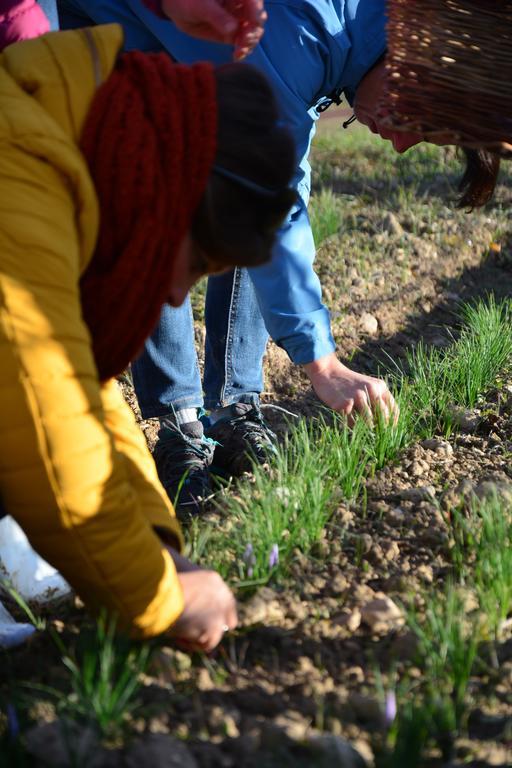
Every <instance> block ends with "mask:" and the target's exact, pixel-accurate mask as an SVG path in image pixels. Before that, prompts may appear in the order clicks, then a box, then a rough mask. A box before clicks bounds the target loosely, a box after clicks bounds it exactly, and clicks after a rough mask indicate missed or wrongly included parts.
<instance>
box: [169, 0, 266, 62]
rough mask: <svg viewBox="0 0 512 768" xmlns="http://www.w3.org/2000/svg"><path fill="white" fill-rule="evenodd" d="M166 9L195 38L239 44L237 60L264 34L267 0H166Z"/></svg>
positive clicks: (235, 56)
mask: <svg viewBox="0 0 512 768" xmlns="http://www.w3.org/2000/svg"><path fill="white" fill-rule="evenodd" d="M162 11H163V13H164V14H165V15H166V16H168V17H169V18H170V19H172V21H173V22H174V23H175V24H176V26H177V27H178V29H181V31H182V32H186V33H187V34H188V35H192V36H193V37H200V38H203V39H205V40H212V41H213V42H217V43H228V44H231V45H234V46H235V52H234V58H235V60H236V61H238V60H240V59H243V58H244V57H245V56H247V55H248V54H249V53H250V52H251V51H252V50H253V48H254V47H255V46H256V45H257V44H258V42H259V41H260V39H261V36H262V35H263V27H264V24H265V21H266V18H267V14H266V12H265V10H264V8H263V0H162Z"/></svg>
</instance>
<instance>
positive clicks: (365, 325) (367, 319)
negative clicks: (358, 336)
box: [359, 312, 379, 336]
mask: <svg viewBox="0 0 512 768" xmlns="http://www.w3.org/2000/svg"><path fill="white" fill-rule="evenodd" d="M359 324H360V326H361V330H362V331H363V332H364V333H367V334H368V335H369V336H376V334H377V332H378V330H379V321H378V320H377V318H376V317H375V315H371V314H370V313H369V312H363V314H362V315H361V317H360V320H359Z"/></svg>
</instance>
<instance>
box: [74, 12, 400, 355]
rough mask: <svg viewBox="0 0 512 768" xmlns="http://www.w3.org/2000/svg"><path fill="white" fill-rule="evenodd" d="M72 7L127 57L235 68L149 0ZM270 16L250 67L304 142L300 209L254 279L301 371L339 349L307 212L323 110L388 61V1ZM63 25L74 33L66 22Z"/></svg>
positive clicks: (273, 330) (224, 50)
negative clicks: (107, 28)
mask: <svg viewBox="0 0 512 768" xmlns="http://www.w3.org/2000/svg"><path fill="white" fill-rule="evenodd" d="M62 2H63V5H64V7H66V8H68V9H69V10H71V9H74V10H75V11H76V12H78V13H79V14H80V13H81V14H83V16H85V17H89V19H92V20H93V21H94V22H95V23H98V24H101V23H107V22H112V21H117V22H120V23H122V24H123V27H124V30H125V47H126V49H127V50H131V49H138V50H152V51H155V50H161V49H162V47H163V48H164V49H165V50H167V51H169V53H170V54H171V55H172V56H173V57H174V58H175V59H177V60H178V61H180V62H182V63H192V62H194V61H198V60H209V61H212V62H214V63H219V64H220V63H225V62H227V61H231V59H232V49H231V47H230V46H226V45H220V44H216V43H207V42H204V41H201V40H197V39H194V38H192V37H189V36H188V35H185V34H183V33H182V32H180V31H179V30H177V29H176V27H175V26H174V24H172V23H171V22H170V21H165V20H162V19H159V18H158V17H157V16H155V15H154V14H153V13H152V12H151V11H150V10H149V9H147V8H146V7H145V6H144V5H143V4H142V0H62ZM265 8H266V10H267V13H268V21H267V24H266V27H265V34H264V35H263V38H262V40H261V42H260V44H259V45H258V46H257V48H256V49H255V50H254V51H253V53H252V54H251V56H250V57H249V58H248V59H247V61H249V62H250V63H252V64H254V65H255V66H257V67H258V68H259V69H261V70H262V71H263V72H264V73H265V74H266V75H267V76H268V77H269V78H270V80H271V82H272V84H273V86H274V89H275V91H276V93H277V97H278V100H279V102H280V104H281V108H282V112H283V117H284V120H285V122H286V123H287V124H288V126H289V127H290V129H291V131H292V132H293V135H294V137H295V141H296V146H297V152H298V158H300V162H299V164H298V168H297V174H296V179H295V180H296V184H297V189H298V191H299V194H300V200H299V202H298V203H297V205H296V206H295V207H294V209H293V210H292V211H291V214H290V216H289V218H288V221H287V222H286V224H285V226H284V227H283V228H282V230H281V231H280V233H279V238H278V242H277V243H276V247H275V250H274V254H273V258H272V261H271V262H270V263H269V264H267V265H265V266H263V267H257V268H254V269H251V270H250V275H251V278H252V281H253V284H254V287H255V290H256V294H257V297H258V302H259V306H260V309H261V313H262V315H263V318H264V320H265V324H266V326H267V330H268V332H269V333H270V335H271V336H272V338H273V339H274V340H275V341H276V342H277V343H278V344H279V345H280V346H282V347H284V349H285V350H286V351H287V352H288V354H289V356H290V358H291V359H292V360H293V362H295V363H308V362H311V361H312V360H316V359H318V358H319V357H322V356H323V355H327V354H329V353H330V352H332V351H333V350H334V347H335V345H334V340H333V338H332V334H331V330H330V322H329V312H328V310H327V309H326V307H325V306H324V305H323V304H322V298H321V288H320V283H319V280H318V277H317V276H316V274H315V272H314V270H313V261H314V256H315V246H314V243H313V236H312V233H311V227H310V224H309V219H308V214H307V210H306V206H307V203H308V199H309V190H310V176H311V169H310V166H309V163H308V154H309V149H310V145H311V139H312V138H313V135H314V132H315V121H316V119H317V118H318V112H317V110H316V106H317V105H318V104H319V103H320V102H321V101H322V100H323V99H325V97H327V96H328V94H330V93H331V92H332V91H333V90H334V89H336V88H341V89H343V91H344V92H345V95H346V96H347V98H348V99H349V100H352V98H353V95H354V92H355V89H356V87H357V85H358V83H359V82H360V80H361V78H362V77H363V75H364V74H365V73H366V72H367V71H368V70H369V69H370V68H371V67H372V65H373V64H374V63H375V62H376V61H377V59H378V58H379V57H380V56H381V55H382V54H383V52H384V50H385V47H386V41H385V0H266V2H265ZM63 20H64V26H66V25H67V24H66V20H65V16H64V15H63ZM83 21H85V22H86V21H87V19H86V18H84V19H83ZM78 23H80V22H79V20H78V19H77V24H78ZM68 25H69V24H68Z"/></svg>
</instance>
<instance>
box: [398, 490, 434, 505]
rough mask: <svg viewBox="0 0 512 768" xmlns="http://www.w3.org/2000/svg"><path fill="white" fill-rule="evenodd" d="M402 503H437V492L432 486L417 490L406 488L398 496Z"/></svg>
mask: <svg viewBox="0 0 512 768" xmlns="http://www.w3.org/2000/svg"><path fill="white" fill-rule="evenodd" d="M397 496H398V498H399V499H401V500H402V501H412V503H413V504H419V503H420V501H435V498H436V491H435V488H434V487H433V486H431V485H421V486H418V487H417V488H404V489H403V490H401V491H399V492H398V494H397Z"/></svg>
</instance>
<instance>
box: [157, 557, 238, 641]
mask: <svg viewBox="0 0 512 768" xmlns="http://www.w3.org/2000/svg"><path fill="white" fill-rule="evenodd" d="M168 551H169V552H170V554H171V556H172V558H173V560H174V563H175V565H176V570H177V571H178V578H179V581H180V585H181V589H182V590H183V599H184V603H185V608H184V609H183V613H182V614H181V615H180V617H179V618H178V619H177V621H175V622H174V624H173V625H172V627H171V628H170V630H169V634H170V635H171V636H172V637H174V638H175V639H176V640H177V641H178V642H179V643H180V645H181V646H182V647H184V648H185V649H186V650H190V651H204V652H205V653H209V652H210V651H213V649H214V648H215V647H216V646H217V645H218V644H219V643H220V641H221V640H222V637H223V635H224V633H225V632H226V631H227V630H232V629H235V627H236V625H237V623H238V617H237V612H236V602H235V598H234V596H233V593H232V592H231V590H230V589H229V587H228V586H227V584H226V583H225V581H224V580H223V579H222V577H221V576H219V574H218V573H216V572H215V571H205V570H203V569H201V568H199V566H197V565H195V564H194V563H191V562H190V560H187V559H186V558H184V557H182V555H179V554H178V553H177V552H176V551H175V550H173V549H171V548H168Z"/></svg>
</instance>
